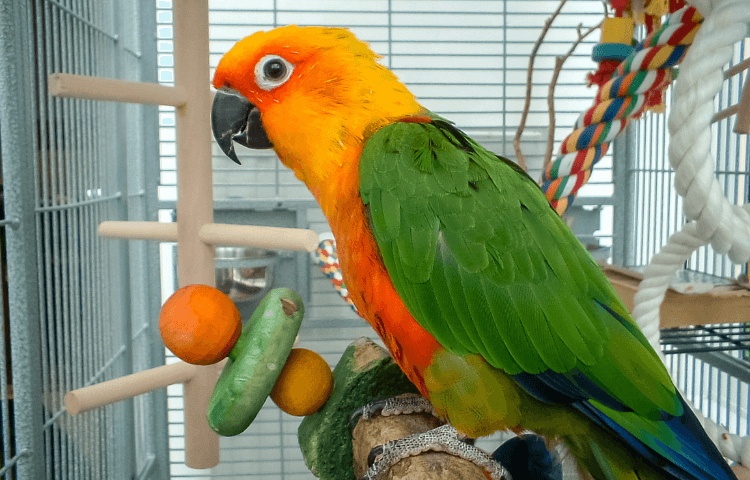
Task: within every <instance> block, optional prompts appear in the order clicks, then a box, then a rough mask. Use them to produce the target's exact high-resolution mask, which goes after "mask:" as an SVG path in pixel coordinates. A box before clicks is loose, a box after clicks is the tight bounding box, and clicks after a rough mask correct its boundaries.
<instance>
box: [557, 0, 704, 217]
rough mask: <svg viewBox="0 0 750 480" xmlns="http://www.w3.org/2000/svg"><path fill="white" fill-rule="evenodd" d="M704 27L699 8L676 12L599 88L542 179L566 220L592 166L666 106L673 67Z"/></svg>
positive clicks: (637, 47)
mask: <svg viewBox="0 0 750 480" xmlns="http://www.w3.org/2000/svg"><path fill="white" fill-rule="evenodd" d="M700 22H701V17H700V15H699V14H698V12H697V11H696V9H695V8H694V7H684V8H682V9H680V10H678V11H677V12H675V13H673V14H672V15H670V16H669V18H668V20H667V21H666V22H665V23H664V25H662V27H661V28H660V29H659V30H656V31H654V32H653V33H652V34H651V35H649V36H648V37H647V38H646V39H645V40H644V41H643V42H641V43H640V44H638V45H637V46H636V47H635V50H634V51H633V52H632V53H631V54H630V55H628V57H627V58H626V59H625V60H624V61H623V62H622V63H620V65H619V66H618V67H617V69H616V70H615V73H614V76H613V78H611V79H610V80H609V81H608V82H606V83H605V84H604V85H603V86H601V87H600V88H599V91H598V93H597V95H596V99H595V103H594V106H593V107H591V108H590V109H589V110H588V111H586V112H585V113H583V114H582V115H581V116H580V117H578V121H577V122H576V124H575V130H574V131H573V133H571V134H570V135H568V137H567V138H566V139H565V140H564V141H563V143H562V145H561V147H560V156H559V157H557V158H556V159H555V160H554V161H552V162H551V163H550V164H549V166H548V167H547V168H546V169H545V170H544V172H543V174H542V190H543V191H544V192H545V194H546V196H547V199H548V200H549V202H550V204H552V207H553V208H554V209H555V210H556V211H557V213H559V214H560V215H562V214H563V213H564V212H565V210H566V209H567V208H568V205H570V204H571V203H572V202H573V199H574V198H575V196H576V194H577V193H578V190H580V188H581V187H582V186H583V185H584V184H585V183H586V182H587V181H588V179H589V177H590V176H591V171H592V168H593V166H594V165H595V164H596V163H597V162H599V160H601V158H602V157H603V156H604V155H605V154H606V153H607V149H608V148H609V143H610V142H611V141H612V140H614V138H615V137H616V136H617V135H619V134H620V132H622V131H623V130H624V129H625V127H626V126H627V125H628V123H629V121H630V120H632V119H634V118H638V117H639V116H640V115H641V114H642V113H643V111H644V110H645V109H646V108H647V107H649V106H654V105H658V104H660V103H661V98H662V91H663V90H664V89H665V88H666V87H667V86H668V85H669V84H670V83H671V81H672V73H671V68H672V67H673V66H675V65H677V64H678V63H680V61H681V60H682V59H683V58H684V56H685V52H686V51H687V48H688V46H689V45H690V43H691V42H692V39H693V37H694V35H695V33H696V32H697V31H698V28H699V27H700Z"/></svg>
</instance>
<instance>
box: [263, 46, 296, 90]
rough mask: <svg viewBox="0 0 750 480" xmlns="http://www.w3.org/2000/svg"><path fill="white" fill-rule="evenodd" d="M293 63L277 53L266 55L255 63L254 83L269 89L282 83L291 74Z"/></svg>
mask: <svg viewBox="0 0 750 480" xmlns="http://www.w3.org/2000/svg"><path fill="white" fill-rule="evenodd" d="M293 71H294V65H292V64H291V63H289V62H288V61H286V60H285V59H284V58H282V57H280V56H278V55H266V56H265V57H263V58H261V59H260V61H259V62H258V63H257V64H255V83H256V84H257V85H258V87H260V88H261V89H263V90H266V91H270V90H273V89H274V88H276V87H278V86H279V85H282V84H284V83H285V82H286V81H287V80H289V78H290V77H291V76H292V72H293Z"/></svg>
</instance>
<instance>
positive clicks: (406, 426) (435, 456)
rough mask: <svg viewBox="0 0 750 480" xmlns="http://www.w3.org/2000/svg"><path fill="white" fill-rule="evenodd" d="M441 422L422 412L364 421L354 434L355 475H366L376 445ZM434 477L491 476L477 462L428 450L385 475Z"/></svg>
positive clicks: (390, 479)
mask: <svg viewBox="0 0 750 480" xmlns="http://www.w3.org/2000/svg"><path fill="white" fill-rule="evenodd" d="M440 425H441V422H440V421H439V420H438V419H436V418H435V417H433V416H431V415H428V414H422V413H414V414H410V415H396V416H388V417H381V416H376V417H374V418H372V419H369V420H360V421H359V422H358V423H357V426H356V427H355V428H354V432H353V433H352V436H353V441H352V443H353V445H352V446H353V450H354V474H355V475H356V477H357V478H361V477H362V476H364V474H365V472H366V471H367V457H368V456H369V454H370V450H371V449H372V448H373V447H376V446H378V445H383V444H385V443H386V442H389V441H391V440H398V439H401V438H404V437H407V436H409V435H412V434H414V433H424V432H427V431H429V430H432V429H433V428H437V427H439V426H440ZM433 478H444V479H446V480H450V479H461V480H486V478H487V477H486V476H485V475H484V472H483V471H482V469H481V468H480V467H478V466H477V465H474V464H473V463H471V462H469V461H468V460H464V459H463V458H459V457H455V456H453V455H450V454H448V453H442V452H424V453H421V454H419V455H416V456H413V457H407V458H404V459H403V460H401V461H399V462H398V463H397V464H395V465H394V466H393V467H392V468H391V469H390V470H389V471H388V473H386V475H385V477H384V479H385V480H401V479H410V480H431V479H433Z"/></svg>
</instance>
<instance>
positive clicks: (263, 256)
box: [215, 247, 277, 311]
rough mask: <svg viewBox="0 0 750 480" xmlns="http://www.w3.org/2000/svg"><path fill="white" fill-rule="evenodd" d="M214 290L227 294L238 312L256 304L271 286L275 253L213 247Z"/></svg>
mask: <svg viewBox="0 0 750 480" xmlns="http://www.w3.org/2000/svg"><path fill="white" fill-rule="evenodd" d="M215 252H216V253H215V264H216V288H218V289H219V290H221V291H222V292H224V293H226V294H227V295H229V298H231V299H232V300H233V301H234V303H235V304H236V305H237V308H239V309H240V311H242V310H244V309H243V307H245V306H248V305H250V304H255V303H257V302H259V301H260V299H262V298H263V296H264V295H265V294H266V293H268V291H269V290H270V289H271V286H272V285H273V273H274V269H275V267H276V258H277V254H276V252H275V251H273V250H265V249H262V248H253V247H216V250H215Z"/></svg>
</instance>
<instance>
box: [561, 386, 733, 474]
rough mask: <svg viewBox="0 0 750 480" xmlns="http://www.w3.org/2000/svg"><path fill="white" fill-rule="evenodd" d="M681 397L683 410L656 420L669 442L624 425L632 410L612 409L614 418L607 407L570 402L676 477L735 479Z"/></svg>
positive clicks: (635, 426) (634, 426)
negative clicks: (620, 410) (680, 412)
mask: <svg viewBox="0 0 750 480" xmlns="http://www.w3.org/2000/svg"><path fill="white" fill-rule="evenodd" d="M680 401H681V402H682V404H683V409H684V413H683V414H682V415H681V416H679V417H669V418H667V419H665V420H663V421H662V422H659V423H660V424H662V425H663V426H664V427H666V428H667V429H668V431H669V432H670V433H671V434H672V437H673V438H674V440H675V442H674V443H673V444H672V445H667V444H666V443H664V441H662V439H660V438H659V437H657V436H655V435H653V434H651V433H649V432H647V431H645V430H644V429H642V428H640V429H639V428H638V425H637V424H635V423H634V424H633V425H630V427H631V428H627V427H628V426H629V425H628V422H627V419H628V416H629V415H635V414H629V413H621V412H616V411H613V412H611V414H612V416H616V417H618V419H617V420H614V419H613V418H611V417H610V416H609V415H608V414H606V413H605V411H606V408H604V411H603V410H602V409H600V408H597V407H596V406H595V405H593V404H591V403H589V402H575V403H574V404H573V406H574V407H576V408H577V409H578V410H580V411H581V412H583V413H584V414H586V416H588V417H589V418H591V419H592V420H593V421H595V422H596V423H597V424H599V425H600V426H602V427H605V428H608V429H611V430H614V431H615V432H616V433H617V435H618V436H619V437H620V438H621V440H622V441H624V442H625V443H626V444H627V445H628V446H629V447H630V448H632V449H633V450H635V452H637V453H638V454H639V455H641V456H642V457H643V458H645V459H647V460H649V461H650V462H651V463H652V464H654V465H655V466H658V467H660V468H661V469H662V470H663V471H664V472H666V473H669V474H670V475H672V476H673V477H674V478H675V479H677V480H737V477H736V476H735V475H734V473H733V472H732V470H731V469H730V468H729V465H728V464H727V462H726V461H725V460H724V457H722V455H721V453H719V451H718V449H717V448H716V446H715V445H714V444H713V442H712V441H711V440H710V439H709V438H708V435H707V434H706V432H705V431H704V430H703V427H702V426H701V425H700V422H699V421H698V419H697V418H696V417H695V415H694V414H693V412H692V410H691V409H690V407H689V406H688V405H687V404H686V403H685V400H684V399H683V398H682V397H680ZM632 431H635V434H633V433H631V432H632ZM636 435H637V436H636Z"/></svg>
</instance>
